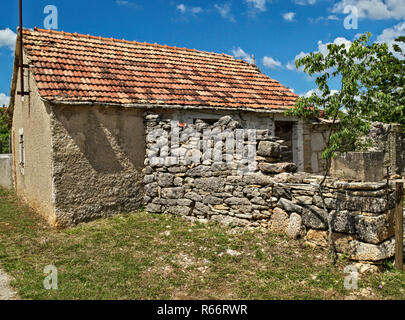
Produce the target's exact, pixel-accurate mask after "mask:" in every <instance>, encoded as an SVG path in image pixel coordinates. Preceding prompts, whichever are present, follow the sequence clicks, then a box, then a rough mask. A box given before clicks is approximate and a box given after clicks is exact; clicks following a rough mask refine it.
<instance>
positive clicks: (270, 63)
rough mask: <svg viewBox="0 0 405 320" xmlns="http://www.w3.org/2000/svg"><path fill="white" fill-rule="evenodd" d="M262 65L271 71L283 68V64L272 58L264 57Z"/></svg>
mask: <svg viewBox="0 0 405 320" xmlns="http://www.w3.org/2000/svg"><path fill="white" fill-rule="evenodd" d="M262 63H263V65H264V66H265V67H267V68H270V69H277V68H281V66H282V65H281V62H280V61H278V60H274V59H273V58H272V57H267V56H266V57H264V58H263V60H262Z"/></svg>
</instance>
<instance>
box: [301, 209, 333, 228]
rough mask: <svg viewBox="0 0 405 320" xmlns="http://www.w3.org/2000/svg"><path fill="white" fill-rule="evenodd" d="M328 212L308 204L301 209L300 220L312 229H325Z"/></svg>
mask: <svg viewBox="0 0 405 320" xmlns="http://www.w3.org/2000/svg"><path fill="white" fill-rule="evenodd" d="M327 219H328V212H326V211H325V210H323V209H320V208H318V207H316V206H309V207H308V208H304V209H303V211H302V222H303V223H304V225H305V226H307V227H309V228H313V229H320V230H326V229H327V228H328V221H327Z"/></svg>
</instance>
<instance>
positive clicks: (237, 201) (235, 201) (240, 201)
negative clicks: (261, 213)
mask: <svg viewBox="0 0 405 320" xmlns="http://www.w3.org/2000/svg"><path fill="white" fill-rule="evenodd" d="M225 203H226V204H227V205H228V206H249V205H250V201H249V200H248V199H246V198H237V197H232V198H228V199H226V200H225Z"/></svg>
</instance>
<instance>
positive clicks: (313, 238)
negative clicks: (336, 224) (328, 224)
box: [305, 229, 355, 253]
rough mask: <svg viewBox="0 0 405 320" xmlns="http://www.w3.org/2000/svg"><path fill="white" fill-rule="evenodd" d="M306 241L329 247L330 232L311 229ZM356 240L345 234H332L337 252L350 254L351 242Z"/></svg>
mask: <svg viewBox="0 0 405 320" xmlns="http://www.w3.org/2000/svg"><path fill="white" fill-rule="evenodd" d="M305 238H306V240H307V241H309V242H311V243H314V244H316V245H318V246H321V247H325V248H327V247H329V240H328V231H321V230H314V229H311V230H309V231H308V232H307V234H306V237H305ZM354 239H355V238H354V237H353V236H351V235H347V234H343V233H336V232H333V233H332V242H333V245H334V247H335V250H336V251H337V252H342V253H343V252H348V251H349V245H350V243H351V241H353V240H354Z"/></svg>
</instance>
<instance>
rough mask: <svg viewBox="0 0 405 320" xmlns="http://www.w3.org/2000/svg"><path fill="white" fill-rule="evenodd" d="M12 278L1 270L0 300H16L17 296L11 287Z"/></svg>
mask: <svg viewBox="0 0 405 320" xmlns="http://www.w3.org/2000/svg"><path fill="white" fill-rule="evenodd" d="M9 283H10V277H9V276H8V275H7V274H6V273H5V272H4V271H3V270H1V269H0V300H16V299H17V294H16V293H15V291H14V290H13V289H12V288H11V287H10V285H9Z"/></svg>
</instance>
